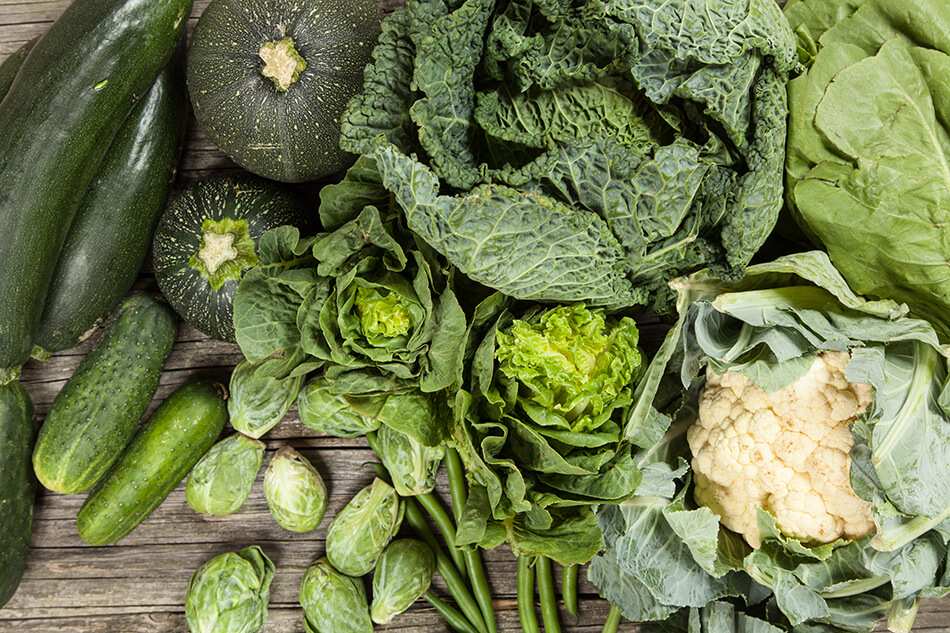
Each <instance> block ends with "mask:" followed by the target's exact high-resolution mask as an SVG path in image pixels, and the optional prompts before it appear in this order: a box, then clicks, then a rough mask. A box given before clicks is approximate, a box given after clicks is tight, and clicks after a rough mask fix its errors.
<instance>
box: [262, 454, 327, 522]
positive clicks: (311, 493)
mask: <svg viewBox="0 0 950 633" xmlns="http://www.w3.org/2000/svg"><path fill="white" fill-rule="evenodd" d="M264 496H265V498H266V499H267V507H268V508H269V509H270V513H271V515H272V516H273V517H274V520H275V521H277V524H278V525H280V527H282V528H284V529H285V530H290V531H291V532H309V531H310V530H313V529H316V527H317V526H318V525H320V521H322V520H323V514H324V513H325V512H326V509H327V487H326V484H324V483H323V477H321V476H320V473H319V472H317V469H316V468H314V467H313V465H312V464H311V463H310V462H309V461H308V460H307V458H306V457H304V456H303V455H301V454H300V453H298V452H297V451H295V450H294V449H292V448H291V447H289V446H282V447H281V448H280V449H279V450H278V451H277V452H276V453H274V457H273V458H271V462H270V464H269V465H268V466H267V471H266V472H265V473H264Z"/></svg>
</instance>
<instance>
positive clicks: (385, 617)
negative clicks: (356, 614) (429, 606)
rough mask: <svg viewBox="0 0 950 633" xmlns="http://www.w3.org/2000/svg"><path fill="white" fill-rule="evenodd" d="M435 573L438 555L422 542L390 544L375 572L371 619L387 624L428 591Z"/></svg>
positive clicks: (405, 539) (406, 541)
mask: <svg viewBox="0 0 950 633" xmlns="http://www.w3.org/2000/svg"><path fill="white" fill-rule="evenodd" d="M433 574H435V554H433V553H432V550H431V549H429V546H428V545H426V544H425V543H423V542H422V541H417V540H416V539H411V538H402V539H397V540H395V541H393V542H392V543H390V544H389V545H388V546H387V547H386V549H385V550H383V554H382V556H380V557H379V562H378V563H376V571H375V572H373V604H372V607H371V608H370V617H371V618H372V619H373V622H375V623H376V624H388V623H389V621H390V620H392V619H393V618H394V617H395V616H397V615H399V614H400V613H402V612H403V611H405V610H406V609H408V608H409V607H410V606H412V603H413V602H415V601H416V600H418V599H419V597H420V596H421V595H422V594H424V593H425V592H426V590H427V589H428V588H429V584H430V583H431V582H432V575H433Z"/></svg>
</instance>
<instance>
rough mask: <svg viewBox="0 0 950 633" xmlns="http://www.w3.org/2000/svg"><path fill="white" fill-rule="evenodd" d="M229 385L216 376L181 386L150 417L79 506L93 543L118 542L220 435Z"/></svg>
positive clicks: (82, 527)
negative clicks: (218, 380) (215, 380)
mask: <svg viewBox="0 0 950 633" xmlns="http://www.w3.org/2000/svg"><path fill="white" fill-rule="evenodd" d="M225 394H226V390H225V388H224V386H223V385H221V384H220V383H216V382H211V381H203V380H202V381H196V382H192V383H187V384H185V385H182V386H181V387H179V388H178V389H176V390H175V391H174V392H172V394H171V395H170V396H168V398H167V399H166V400H165V401H164V402H162V404H161V405H160V406H159V407H158V409H156V410H155V413H153V414H152V416H151V417H150V418H149V419H148V420H147V421H146V422H145V424H144V425H143V426H142V428H141V429H140V430H139V432H138V433H136V434H135V437H133V438H132V441H131V443H129V446H128V447H127V448H126V449H125V451H124V452H123V453H122V455H121V456H120V457H119V460H118V461H117V462H116V463H115V464H114V465H113V467H112V470H110V471H109V473H108V474H107V475H106V476H105V478H104V479H102V481H100V482H99V484H98V485H97V486H96V487H95V488H94V489H93V491H92V492H91V493H90V494H89V497H88V498H87V499H86V502H85V503H84V504H83V506H82V508H80V510H79V516H78V517H77V519H76V525H77V527H78V529H79V536H81V537H82V538H83V540H85V541H86V542H87V543H89V544H90V545H107V544H109V543H114V542H116V541H118V540H119V539H120V538H122V537H123V536H125V535H127V534H128V533H129V532H131V531H132V530H133V529H135V527H136V526H137V525H138V524H139V523H141V522H142V521H144V520H145V519H146V518H147V517H148V515H149V514H151V513H152V511H153V510H155V508H157V507H158V506H159V505H161V503H162V501H164V500H165V498H166V497H167V496H168V495H169V493H171V491H172V490H174V489H175V486H177V485H178V484H179V483H180V482H181V481H182V479H184V478H185V475H187V474H188V472H189V471H190V470H191V469H192V467H193V466H194V465H195V464H196V463H198V460H199V459H201V457H202V456H203V455H204V454H205V453H207V452H208V450H209V449H210V448H211V446H212V445H213V444H214V443H215V441H216V440H217V439H218V436H219V435H220V434H221V431H222V430H223V429H224V424H225V422H227V419H228V409H227V406H226V405H225V402H224V400H225Z"/></svg>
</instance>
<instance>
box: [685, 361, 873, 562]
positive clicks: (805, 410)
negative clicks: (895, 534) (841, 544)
mask: <svg viewBox="0 0 950 633" xmlns="http://www.w3.org/2000/svg"><path fill="white" fill-rule="evenodd" d="M849 359H850V354H849V353H848V352H837V351H836V352H822V353H821V354H819V355H818V356H816V358H815V362H814V363H813V364H812V366H811V368H810V369H809V371H808V372H806V373H805V374H804V375H803V376H801V377H800V378H799V379H798V380H796V381H795V382H794V383H792V384H791V385H788V386H787V387H785V388H784V389H781V390H779V391H775V392H773V393H771V394H767V393H766V392H765V391H764V390H763V389H762V388H761V387H759V386H758V385H756V384H755V383H753V382H752V381H751V380H750V379H749V378H748V377H746V376H745V375H743V374H740V373H738V372H731V371H727V372H725V373H722V374H716V373H715V372H713V371H712V369H710V368H707V374H706V385H705V387H704V388H703V391H702V394H701V396H700V403H699V418H698V420H697V422H696V423H695V424H693V426H692V427H691V428H690V429H689V432H688V434H687V439H688V441H689V446H690V449H691V451H692V454H693V460H692V466H693V472H694V474H695V482H696V486H695V493H694V494H695V498H696V501H697V503H699V504H701V505H704V506H706V507H708V508H710V509H711V510H712V511H713V512H715V513H716V514H718V515H719V517H720V520H721V522H722V524H723V525H724V526H725V527H727V528H729V529H730V530H733V531H734V532H737V533H739V534H742V535H743V536H744V537H745V539H746V541H747V542H748V543H749V544H750V545H751V546H752V547H755V548H758V547H759V546H760V545H761V537H760V534H759V529H758V525H757V521H756V507H757V506H758V507H760V508H762V509H764V510H766V511H768V512H769V513H771V514H772V515H774V516H775V518H776V521H777V523H778V527H779V529H780V530H781V531H782V532H783V533H784V534H786V535H787V536H791V537H794V538H797V539H798V540H800V541H802V542H803V543H828V542H831V541H835V540H837V539H839V538H846V539H860V538H862V537H863V536H865V535H867V534H868V533H869V532H870V531H871V530H872V529H873V528H874V523H873V519H872V515H871V504H870V503H868V502H867V501H864V500H862V499H861V498H859V497H858V496H857V495H856V494H855V493H854V490H852V488H851V480H850V467H851V458H850V456H849V454H848V453H849V451H850V450H851V446H852V444H853V443H854V437H853V436H852V434H851V428H850V423H851V422H854V421H855V419H856V417H857V416H858V415H860V414H861V413H862V412H863V411H864V410H865V409H866V408H867V406H868V405H869V404H870V403H871V398H872V390H871V386H870V385H868V384H866V383H850V382H848V380H847V379H846V378H845V367H846V365H847V363H848V360H849Z"/></svg>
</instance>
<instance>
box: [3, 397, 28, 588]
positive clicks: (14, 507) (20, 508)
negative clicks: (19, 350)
mask: <svg viewBox="0 0 950 633" xmlns="http://www.w3.org/2000/svg"><path fill="white" fill-rule="evenodd" d="M35 437H36V424H35V423H34V422H33V401H32V400H30V396H29V394H28V393H27V392H26V389H24V388H23V385H21V384H20V383H19V381H16V380H13V381H10V382H8V383H7V384H5V385H0V607H2V606H3V605H5V604H6V603H7V601H8V600H10V598H11V597H12V596H13V594H14V592H16V589H17V586H18V585H19V584H20V578H21V577H22V576H23V569H24V568H25V567H26V557H27V553H28V552H29V548H30V534H31V533H32V531H33V501H34V498H35V495H36V483H35V480H34V478H33V468H32V467H31V466H30V453H31V452H32V450H33V439H34V438H35Z"/></svg>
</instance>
